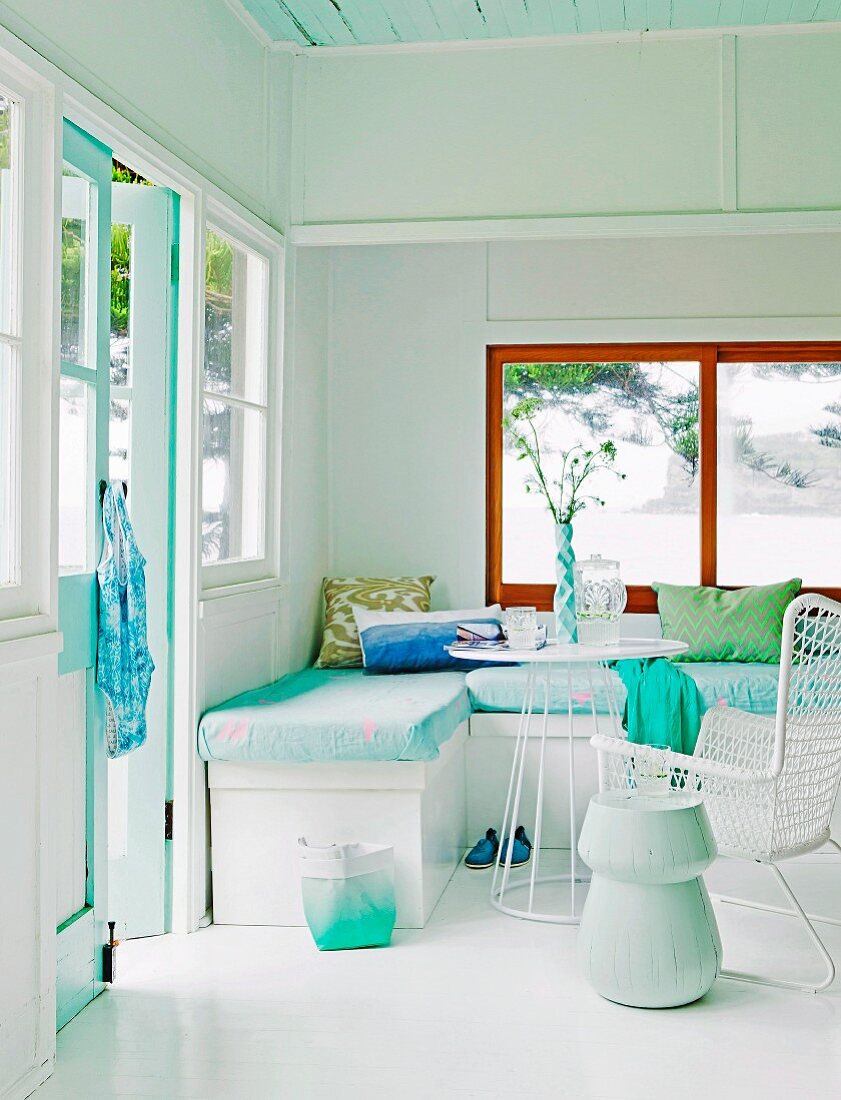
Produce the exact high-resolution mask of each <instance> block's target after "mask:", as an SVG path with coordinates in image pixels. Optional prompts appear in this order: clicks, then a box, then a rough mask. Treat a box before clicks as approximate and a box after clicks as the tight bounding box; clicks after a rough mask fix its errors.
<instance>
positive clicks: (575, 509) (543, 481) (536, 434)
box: [502, 397, 626, 524]
mask: <svg viewBox="0 0 841 1100" xmlns="http://www.w3.org/2000/svg"><path fill="white" fill-rule="evenodd" d="M545 407H546V406H545V403H544V402H543V401H542V400H541V399H540V398H539V397H525V398H523V399H522V400H521V401H518V402H517V404H516V405H515V406H514V408H513V409H512V410H511V411H510V412H509V413H508V415H507V416H505V417H504V418H503V421H502V426H503V429H504V431H505V433H506V435H507V436H508V438H509V439H510V440H511V442H512V444H513V446H514V448H515V450H516V451H517V461H518V462H520V461H522V460H524V459H527V460H528V461H529V462H530V463H531V466H532V469H533V471H534V473H533V474H531V475H529V476H528V477H527V479H526V492H527V493H530V492H532V491H533V490H536V491H537V492H539V493H541V494H542V495H543V497H544V499H545V501H546V504H547V507H548V508H549V511H550V512H551V513H552V518H553V519H554V521H555V523H557V524H561V523H572V521H573V519H574V518H575V516H576V515H577V514H578V513H579V512H581V511H583V510H584V509H585V508H586V507H587V505H588V504H595V505H598V506H600V507H603V506H604V503H605V502H604V501H603V500H602V499H601V498H600V497H597V496H594V495H593V494H584V493H582V491H581V490H582V488H583V486H584V482H585V481H586V480H587V479H588V478H589V477H591V476H592V475H593V474H595V473H596V472H597V471H598V470H609V471H610V472H611V473H614V474H616V476H617V477H620V478H623V479H624V477H625V476H626V475H625V474H620V473H618V471H616V470H614V469H613V463H614V462H615V461H616V447H615V445H614V444H613V443H612V442H611V440H609V439H607V440H605V442H604V443H602V444H601V446H600V447H598V449H597V450H595V451H594V450H588V449H587V448H586V447H585V446H584V445H583V444H581V443H576V444H575V446H573V447H570V449H569V450H568V451H560V452H559V454H560V456H561V476H560V477H559V478H553V479H551V480H550V479H549V478H547V476H546V472H545V470H544V468H543V456H544V453H545V452H546V451H547V448H545V447H542V444H541V441H540V431H539V429H538V426H537V418H538V416H539V415H540V413H541V412H542V411H543V410H544V409H545Z"/></svg>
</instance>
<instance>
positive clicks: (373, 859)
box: [298, 838, 397, 951]
mask: <svg viewBox="0 0 841 1100" xmlns="http://www.w3.org/2000/svg"><path fill="white" fill-rule="evenodd" d="M298 845H299V850H300V855H301V890H302V893H303V900H304V915H305V916H306V918H307V924H308V925H309V930H310V932H312V938H313V939H314V940H315V944H316V947H317V948H318V950H319V951H343V950H347V949H348V948H353V947H386V946H387V945H388V944H389V943H390V942H391V933H392V932H393V930H394V922H395V920H396V918H397V910H396V907H395V903H394V849H393V848H390V847H387V846H384V845H382V844H331V845H330V846H329V847H327V848H312V847H310V846H309V845H308V844H307V842H306V840H305V839H303V838H301V840H299V841H298Z"/></svg>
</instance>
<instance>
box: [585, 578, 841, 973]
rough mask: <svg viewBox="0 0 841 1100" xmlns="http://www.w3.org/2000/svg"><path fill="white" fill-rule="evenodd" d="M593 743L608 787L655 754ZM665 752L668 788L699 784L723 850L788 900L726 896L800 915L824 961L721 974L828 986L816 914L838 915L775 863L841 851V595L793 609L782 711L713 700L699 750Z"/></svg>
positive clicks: (786, 629) (829, 964) (626, 781)
mask: <svg viewBox="0 0 841 1100" xmlns="http://www.w3.org/2000/svg"><path fill="white" fill-rule="evenodd" d="M591 744H592V745H593V746H594V748H596V749H597V750H598V752H599V777H600V785H601V786H602V788H608V787H614V788H615V787H620V788H621V787H625V788H627V787H629V786H633V783H634V780H633V762H634V761H635V760H636V761H639V760H640V758H642V759H643V760H645V758H646V757H650V756H651V755H652V750H650V749H646V747H645V746H643V745H637V744H633V743H631V742H629V741H626V740H623V739H620V738H613V737H602V736H596V737H593V738H592V741H591ZM655 752H656V750H655ZM667 755H668V759H667V765H666V766H667V768H671V769H672V786H673V787H680V788H681V789H683V790H687V789H688V790H700V791H702V792H703V796H704V803H705V805H706V808H707V812H708V814H709V817H710V821H711V823H712V827H713V832H714V834H715V838H716V843H717V845H718V849H719V852H720V853H721V854H722V855H725V856H733V857H736V858H740V859H748V860H754V861H756V862H757V863H763V864H765V865H766V866H768V868H769V869H770V870H771V871H772V872H773V873H774V875H775V877H776V878H777V880H778V882H779V884H780V886H781V887H782V889H783V892H784V893H785V895H786V897H787V898H788V900H789V902H790V904H791V906H792V908H790V909H788V908H781V907H777V906H771V905H761V904H759V903H756V902H749V901H743V900H740V899H737V898H722V899H721V900H723V901H727V902H731V903H733V904H738V905H747V906H749V907H751V908H754V909H762V910H765V911H766V912H772V913H783V914H786V915H789V916H796V917H799V919H800V920H801V921H802V923H803V925H804V927H805V928H806V931H807V932H808V934H809V936H810V938H811V939H812V942H813V943H814V944H815V946H816V948H817V949H818V951H819V952H820V955H821V957H822V959H823V961H824V963H825V965H826V974H825V977H824V979H823V980H822V981H820V982H817V983H802V982H794V981H782V980H780V979H777V978H773V977H765V976H762V975H759V974H747V973H742V972H739V971H726V970H725V971H722V976H724V977H730V978H737V979H740V980H742V981H750V982H760V983H762V984H767V985H776V986H783V987H785V988H794V989H803V990H806V991H809V992H818V991H820V990H822V989H826V987H827V986H828V985H829V984H830V983H831V982H832V980H833V978H834V977H835V966H834V964H833V961H832V957H831V956H830V954H829V952H828V951H827V949H826V947H825V946H824V944H823V941H822V940H821V938H820V936H819V935H818V933H817V931H816V930H815V927H814V923H813V922H818V923H827V924H836V925H841V919H837V918H831V917H819V916H814V915H807V914H806V912H805V911H804V910H803V908H802V906H801V905H800V903H799V902H798V900H797V898H796V897H795V895H794V893H793V891H792V889H791V886H790V885H789V883H788V881H787V880H786V878H785V877H784V876H783V873H782V871H781V870H780V869H779V867H778V866H777V863H778V862H780V861H781V860H785V859H791V858H793V857H795V856H799V855H802V854H804V853H806V852H811V851H814V850H815V849H817V848H820V847H822V846H823V845H824V844H827V843H830V844H833V845H834V846H835V848H837V849H838V851H839V852H841V845H838V844H837V843H836V842H835V841H834V840H833V839H832V837H831V836H830V819H831V817H832V811H833V806H834V804H835V798H836V795H837V793H838V786H839V779H840V778H841V603H836V602H835V601H834V600H830V599H827V598H826V597H824V596H816V595H808V594H807V595H803V596H799V597H798V598H797V599H796V600H794V601H793V602H792V603H791V604H790V606H789V607H788V609H787V611H786V614H785V618H784V620H783V639H782V654H781V661H780V681H779V688H778V694H777V713H776V717H774V718H770V717H768V718H763V717H759V716H757V715H752V714H748V713H746V712H744V711H740V710H735V709H734V708H732V707H713V708H711V709H710V710H708V711H707V713H706V714H705V715H704V720H703V722H702V724H701V732H700V735H699V737H698V744H697V746H696V748H695V752H694V755H693V756H685V755H683V754H681V753H674V752H670V753H668V754H667Z"/></svg>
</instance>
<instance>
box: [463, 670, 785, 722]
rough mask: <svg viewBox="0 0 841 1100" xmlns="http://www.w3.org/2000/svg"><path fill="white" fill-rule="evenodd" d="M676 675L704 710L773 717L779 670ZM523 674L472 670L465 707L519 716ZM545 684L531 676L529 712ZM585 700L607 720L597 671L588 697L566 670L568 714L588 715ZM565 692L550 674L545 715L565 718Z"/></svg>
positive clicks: (584, 683)
mask: <svg viewBox="0 0 841 1100" xmlns="http://www.w3.org/2000/svg"><path fill="white" fill-rule="evenodd" d="M680 670H681V672H685V673H686V674H687V675H689V676H691V677H692V679H693V680H694V681H695V683H696V684H697V685H698V690H699V691H700V693H701V698H702V699H703V702H704V706H705V707H715V706H728V707H738V709H739V710H747V711H751V712H752V713H753V714H773V713H774V712H775V710H776V708H777V680H778V678H779V673H780V668H779V665H767V664H740V663H738V662H734V661H704V662H699V663H697V664H689V663H687V662H684V663H682V664H681V665H680ZM527 675H528V670H527V669H526V668H525V666H522V665H513V666H511V667H510V668H477V669H474V670H473V671H472V672H468V674H467V691H468V695H469V698H470V705H471V707H472V708H473V710H476V711H499V712H511V711H517V712H518V711H519V710H520V709H521V708H522V705H523V695H524V693H525V688H526V677H527ZM608 676H609V677H610V682H611V683H612V685H613V690H614V692H615V696H616V701H617V703H618V705H619V709H620V711H621V710H622V708H623V707H624V705H625V688H624V686H623V684H622V681H621V680H620V679H619V677H618V676H617V674H616V673H615V672H608ZM544 684H545V678H544V673H543V671H542V670H538V674H537V690H536V692H535V700H534V709H535V710H542V709H543V691H544ZM591 694H592V695H594V696H595V701H596V713H597V714H608V713H609V710H608V705H607V689H606V687H605V683H604V677H603V674H602V672H601V670H597V671H594V672H593V673H592V693H591V688H590V681H589V680H588V678H587V672H586V669H583V668H580V667H576V666H575V665H573V666H572V709H573V713H574V714H589V713H590V708H591ZM568 697H569V692H568V690H567V674H566V669H564V668H557V669H555V671H554V672H553V674H552V681H551V685H550V692H549V710H550V711H551V712H552V713H553V714H566V713H567V701H568Z"/></svg>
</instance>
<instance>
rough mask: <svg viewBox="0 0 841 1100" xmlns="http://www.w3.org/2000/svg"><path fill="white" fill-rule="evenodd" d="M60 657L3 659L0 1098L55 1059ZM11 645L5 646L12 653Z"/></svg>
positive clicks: (38, 1076) (18, 1091)
mask: <svg viewBox="0 0 841 1100" xmlns="http://www.w3.org/2000/svg"><path fill="white" fill-rule="evenodd" d="M51 640H52V648H53V654H52V655H49V656H44V657H40V658H36V659H34V660H22V661H14V663H5V662H4V657H6V653H5V652H3V650H2V649H0V713H2V715H3V723H2V727H0V834H2V837H3V849H2V872H3V884H4V885H3V935H2V937H0V974H2V976H3V977H2V981H0V1025H2V1026H0V1096H2V1097H4V1098H5V1097H7V1096H9V1097H18V1096H19V1097H23V1096H26V1095H27V1094H28V1093H29V1092H30V1091H31V1090H32V1089H33V1088H34V1087H35V1085H36V1084H37V1083H38V1082H39V1081H40V1080H42V1079H43V1078H44V1077H45V1076H46V1075H47V1073H48V1072H49V1069H50V1067H51V1065H52V1060H53V1058H54V1053H55V979H56V962H55V886H54V879H53V876H52V874H51V866H50V864H51V862H52V860H53V858H54V853H53V852H52V851H51V843H50V842H51V837H52V831H51V824H52V821H51V810H50V800H49V796H48V792H49V790H50V780H51V777H52V775H53V767H54V757H55V721H56V698H55V693H56V681H57V671H56V658H55V650H56V649H57V647H58V638H57V636H56V635H52V636H51ZM4 648H5V647H4Z"/></svg>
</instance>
